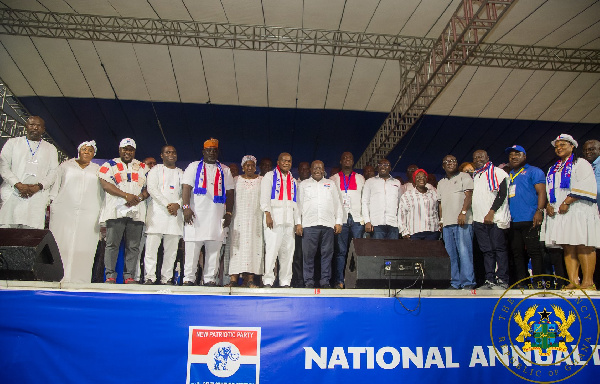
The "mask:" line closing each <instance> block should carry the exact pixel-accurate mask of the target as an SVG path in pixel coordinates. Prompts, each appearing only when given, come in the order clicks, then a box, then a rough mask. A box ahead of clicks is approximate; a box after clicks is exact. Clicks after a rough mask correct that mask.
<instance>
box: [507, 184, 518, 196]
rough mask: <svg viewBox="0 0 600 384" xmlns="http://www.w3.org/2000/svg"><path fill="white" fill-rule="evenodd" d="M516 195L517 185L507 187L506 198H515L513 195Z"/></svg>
mask: <svg viewBox="0 0 600 384" xmlns="http://www.w3.org/2000/svg"><path fill="white" fill-rule="evenodd" d="M516 194H517V185H516V184H511V185H510V186H509V187H508V197H509V198H511V197H515V195H516Z"/></svg>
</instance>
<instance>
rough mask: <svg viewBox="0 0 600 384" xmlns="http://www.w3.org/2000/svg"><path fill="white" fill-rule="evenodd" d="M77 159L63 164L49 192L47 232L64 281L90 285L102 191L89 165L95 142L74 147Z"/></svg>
mask: <svg viewBox="0 0 600 384" xmlns="http://www.w3.org/2000/svg"><path fill="white" fill-rule="evenodd" d="M77 152H78V154H79V156H78V157H77V158H76V159H71V160H68V161H65V162H64V163H62V164H61V165H60V166H59V167H58V169H57V178H56V182H55V183H54V186H53V187H52V190H51V191H50V199H51V200H52V204H51V205H50V210H51V211H50V231H52V234H53V235H54V238H55V239H56V244H57V245H58V249H59V250H60V256H61V258H62V263H63V268H64V271H65V274H64V277H63V279H62V281H63V282H71V283H90V282H91V281H92V265H93V264H94V255H95V253H96V247H97V245H98V240H100V225H99V224H98V216H99V214H100V208H101V207H102V199H103V197H104V190H103V189H102V187H101V186H100V180H99V179H98V176H97V174H98V170H99V169H100V166H99V165H98V164H94V163H92V162H91V161H92V159H93V158H94V156H95V154H96V142H95V141H93V140H92V141H85V142H83V143H81V144H80V145H79V147H78V148H77Z"/></svg>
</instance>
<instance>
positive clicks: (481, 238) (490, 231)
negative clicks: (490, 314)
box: [472, 149, 510, 289]
mask: <svg viewBox="0 0 600 384" xmlns="http://www.w3.org/2000/svg"><path fill="white" fill-rule="evenodd" d="M473 166H474V167H475V174H474V175H473V203H472V207H473V231H474V232H475V236H476V237H477V243H478V244H479V249H481V252H482V253H483V264H484V268H485V279H486V281H485V284H484V285H483V286H482V287H481V289H507V288H508V247H507V243H506V232H507V229H508V228H509V227H510V211H509V209H508V198H507V196H508V182H509V178H508V174H507V173H506V172H504V171H503V170H502V169H500V168H498V167H495V166H494V164H492V162H491V161H490V158H489V157H488V154H487V152H486V151H484V150H481V149H480V150H477V151H475V152H474V153H473Z"/></svg>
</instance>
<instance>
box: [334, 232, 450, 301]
mask: <svg viewBox="0 0 600 384" xmlns="http://www.w3.org/2000/svg"><path fill="white" fill-rule="evenodd" d="M422 274H424V275H425V278H424V281H423V288H426V289H431V288H442V289H445V288H448V287H449V286H450V257H449V256H448V253H447V252H446V248H444V243H442V242H441V241H439V240H435V241H432V240H405V239H402V240H378V239H353V240H352V243H351V244H350V248H349V252H348V261H347V262H346V272H345V284H346V288H388V287H391V288H396V289H398V288H408V287H409V286H410V285H411V284H412V283H413V282H415V281H416V284H415V285H413V286H412V287H411V289H418V288H420V287H421V281H420V279H421V276H422Z"/></svg>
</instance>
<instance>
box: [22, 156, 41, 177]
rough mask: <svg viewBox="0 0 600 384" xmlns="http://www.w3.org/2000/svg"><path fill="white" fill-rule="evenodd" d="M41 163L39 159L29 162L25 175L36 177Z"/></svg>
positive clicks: (26, 165)
mask: <svg viewBox="0 0 600 384" xmlns="http://www.w3.org/2000/svg"><path fill="white" fill-rule="evenodd" d="M38 168H39V163H38V161H37V159H33V160H29V161H28V162H27V164H25V174H26V175H31V176H36V175H37V173H38Z"/></svg>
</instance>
